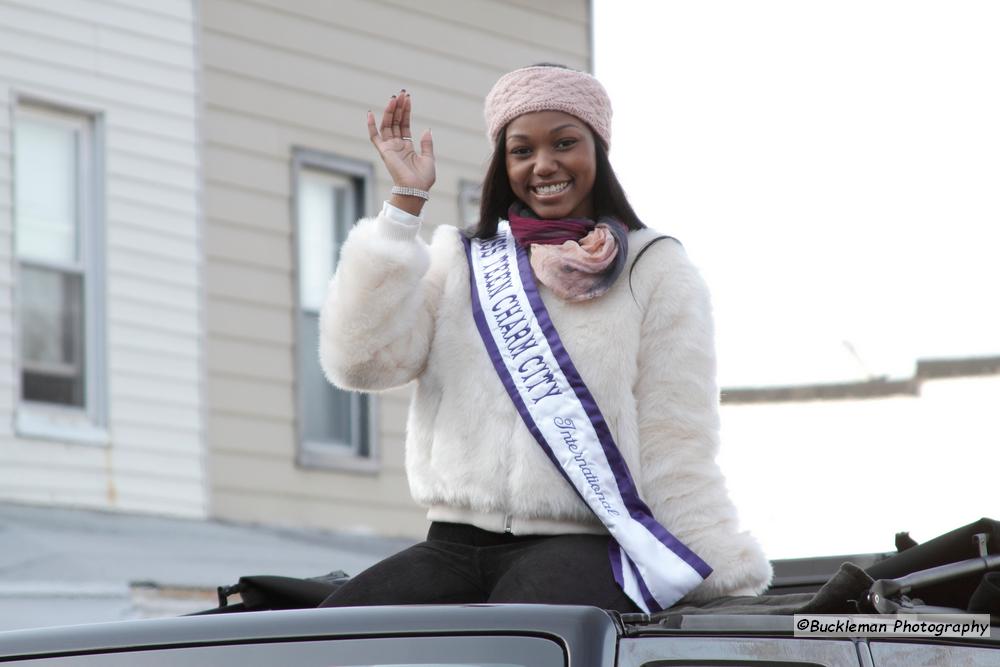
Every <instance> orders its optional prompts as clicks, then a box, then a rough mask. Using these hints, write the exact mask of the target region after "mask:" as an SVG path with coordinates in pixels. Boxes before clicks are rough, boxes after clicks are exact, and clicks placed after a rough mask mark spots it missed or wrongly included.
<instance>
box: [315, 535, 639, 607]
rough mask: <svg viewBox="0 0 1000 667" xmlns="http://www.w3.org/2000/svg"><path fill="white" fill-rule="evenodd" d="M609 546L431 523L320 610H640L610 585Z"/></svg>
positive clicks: (577, 538) (600, 540)
mask: <svg viewBox="0 0 1000 667" xmlns="http://www.w3.org/2000/svg"><path fill="white" fill-rule="evenodd" d="M609 539H610V538H609V537H607V536H602V535H553V536H547V535H546V536H540V535H523V536H514V535H507V534H504V533H491V532H489V531H485V530H481V529H479V528H475V527H473V526H468V525H465V524H456V523H433V524H431V528H430V531H429V532H428V533H427V541H426V542H421V543H420V544H416V545H414V546H412V547H410V548H409V549H405V550H403V551H401V552H399V553H398V554H396V555H395V556H390V557H389V558H387V559H385V560H383V561H382V562H380V563H376V564H375V565H373V566H372V567H370V568H368V569H367V570H365V571H364V572H362V573H361V574H359V575H357V576H356V577H353V578H352V579H350V580H349V581H348V582H347V583H346V584H344V585H343V586H342V587H341V588H340V589H339V590H338V591H337V592H336V593H334V594H333V595H331V596H330V597H328V598H327V599H326V600H324V601H323V604H322V605H320V606H323V607H353V606H361V605H386V604H461V603H475V602H521V603H534V602H537V603H549V604H580V605H593V606H595V607H601V608H604V609H616V610H618V611H621V612H634V611H639V610H638V608H637V607H636V606H635V605H634V604H633V603H632V601H631V600H630V599H629V598H628V597H627V596H626V595H625V593H624V592H622V590H621V588H619V587H618V584H616V583H615V579H614V575H613V574H612V572H611V563H610V561H609V559H608V540H609Z"/></svg>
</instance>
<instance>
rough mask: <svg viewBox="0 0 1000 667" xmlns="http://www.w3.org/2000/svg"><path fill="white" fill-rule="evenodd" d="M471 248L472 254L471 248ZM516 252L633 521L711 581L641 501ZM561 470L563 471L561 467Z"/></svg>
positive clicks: (524, 256)
mask: <svg viewBox="0 0 1000 667" xmlns="http://www.w3.org/2000/svg"><path fill="white" fill-rule="evenodd" d="M469 247H470V252H471V244H470V246H469ZM516 250H517V267H518V271H519V272H520V274H521V283H522V284H523V285H524V292H525V294H527V296H528V302H529V303H530V304H531V309H532V310H533V311H535V318H536V319H537V320H538V324H539V326H540V327H541V329H542V332H543V333H544V334H545V338H546V339H547V340H548V342H549V347H550V348H551V349H552V352H553V354H554V355H555V357H556V361H557V362H558V363H559V367H560V368H562V372H563V375H565V376H566V379H567V380H568V381H569V383H570V386H571V387H572V388H573V391H574V392H575V393H576V396H577V398H578V399H579V400H580V403H582V404H583V407H584V409H586V411H587V415H588V416H589V417H590V423H591V424H593V425H594V430H595V431H596V432H597V436H598V438H599V440H600V443H601V448H602V449H603V450H604V456H605V457H606V458H607V459H608V464H609V465H610V466H611V470H612V471H613V472H614V475H615V480H616V481H617V482H618V490H619V493H620V494H621V497H622V499H623V500H624V501H625V504H626V506H627V507H628V508H629V514H630V515H631V516H632V518H633V519H635V520H636V521H638V522H639V523H641V524H642V525H643V526H645V527H646V529H647V530H649V532H651V533H652V534H653V535H654V536H656V538H657V539H658V540H660V542H662V543H663V544H664V545H665V546H666V547H667V548H668V549H670V550H671V551H673V552H674V553H675V554H677V555H678V556H680V558H681V559H683V560H684V562H685V563H687V564H688V565H690V566H691V567H692V568H694V569H695V571H697V572H698V574H700V575H701V576H702V578H705V577H707V576H708V575H710V574H711V573H712V568H711V567H710V566H709V565H708V563H706V562H705V561H703V560H702V559H701V558H699V557H698V555H697V554H695V553H694V552H693V551H691V550H690V549H689V548H688V547H687V545H685V544H684V543H683V542H681V541H680V540H678V539H677V538H676V537H674V535H672V534H671V533H670V531H668V530H667V529H666V528H664V527H663V526H662V525H660V523H659V522H658V521H657V520H656V519H654V518H653V512H652V511H651V510H650V509H649V506H648V505H646V503H645V502H644V501H643V500H642V498H640V497H639V490H638V489H637V488H636V485H635V480H634V479H633V478H632V473H631V472H630V471H629V469H628V465H627V464H626V463H625V459H624V458H623V457H622V454H621V451H619V449H618V445H616V444H615V440H614V438H613V437H612V435H611V430H610V429H609V428H608V423H607V422H606V421H605V419H604V414H603V413H602V412H601V409H600V407H598V405H597V401H596V400H594V397H593V395H592V394H591V393H590V389H588V388H587V385H586V384H585V383H584V381H583V378H582V377H580V373H579V371H577V370H576V366H575V365H574V364H573V360H572V359H571V358H570V356H569V353H568V352H566V348H565V347H563V344H562V340H561V339H560V338H559V333H558V332H557V331H556V328H555V325H553V324H552V319H551V318H550V317H549V311H548V309H547V308H546V307H545V303H544V302H543V301H542V297H541V296H540V295H539V294H538V286H537V285H536V284H535V277H534V274H532V272H531V262H530V260H529V259H528V253H527V252H526V251H525V250H524V249H523V248H522V247H521V246H519V245H518V246H516ZM484 324H485V321H484ZM484 340H485V339H484ZM497 362H500V364H501V365H500V366H498V367H497V369H498V370H500V369H502V368H503V365H502V364H503V362H502V361H501V360H500V356H499V354H498V355H497V357H496V359H494V362H493V363H494V364H496V363H497ZM501 375H506V373H501ZM505 384H506V383H505ZM513 388H514V385H513V382H511V384H510V387H509V388H508V391H511V390H513ZM526 414H527V413H525V412H522V413H521V416H522V417H524V416H525V415H526ZM539 435H540V434H539ZM543 447H544V448H545V450H546V451H548V444H547V443H546V444H544V445H543ZM550 458H551V457H550ZM560 469H562V467H561V466H560Z"/></svg>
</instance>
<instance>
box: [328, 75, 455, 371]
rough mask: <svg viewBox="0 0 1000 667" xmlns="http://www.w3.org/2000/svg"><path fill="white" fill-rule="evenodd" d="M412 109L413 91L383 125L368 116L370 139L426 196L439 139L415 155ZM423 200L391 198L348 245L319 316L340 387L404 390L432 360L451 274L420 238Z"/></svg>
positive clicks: (403, 179)
mask: <svg viewBox="0 0 1000 667" xmlns="http://www.w3.org/2000/svg"><path fill="white" fill-rule="evenodd" d="M410 107H411V100H410V95H409V94H408V93H406V91H400V93H399V94H398V95H393V96H392V98H390V100H389V103H388V104H387V105H386V107H385V110H384V112H383V114H382V122H381V126H380V127H379V128H376V126H375V116H374V114H373V113H372V112H371V111H369V112H368V116H367V121H368V134H369V137H370V139H371V142H372V145H374V146H375V149H376V150H377V151H378V154H379V156H380V157H381V158H382V162H383V163H384V164H385V167H386V170H387V171H388V172H389V175H390V176H391V178H392V182H393V185H394V186H400V187H404V188H412V189H414V190H419V191H424V192H426V191H429V190H430V188H431V186H432V185H433V184H434V180H435V169H434V146H433V139H432V138H431V133H430V130H427V131H426V132H424V134H423V136H422V137H421V140H420V153H417V152H416V151H415V150H414V147H413V140H412V138H411V136H410ZM423 203H424V199H423V198H422V197H420V196H415V195H404V194H392V196H391V197H390V198H389V199H388V200H387V205H386V206H384V207H383V209H382V212H381V213H380V214H379V215H378V216H377V217H375V218H372V219H367V220H362V221H360V222H359V223H358V224H357V225H356V226H355V227H354V229H352V230H351V233H350V234H349V235H348V237H347V240H346V241H345V243H344V246H343V248H342V250H341V254H340V260H339V263H338V266H337V272H336V274H335V275H334V277H333V279H332V280H331V281H330V286H329V288H328V291H327V298H326V302H325V303H324V305H323V308H322V311H321V313H320V345H319V347H320V349H319V352H320V362H321V364H322V367H323V370H324V372H325V373H326V375H327V378H328V379H329V380H330V381H331V382H332V383H333V384H335V385H337V386H339V387H342V388H345V389H358V390H370V391H371V390H381V389H388V388H391V387H395V386H399V385H402V384H405V383H407V382H409V381H410V380H412V379H414V378H415V377H416V376H417V375H418V374H419V373H420V371H421V369H422V368H423V366H424V364H425V362H426V358H427V354H428V351H429V349H430V342H431V338H432V337H433V328H434V311H435V308H436V305H437V303H438V300H439V298H440V292H441V284H442V282H443V279H444V275H443V270H439V271H434V270H432V269H431V268H430V267H431V259H430V254H429V252H428V248H427V245H426V244H425V243H424V242H423V241H422V240H420V239H419V238H418V237H417V232H418V231H419V229H420V223H421V218H420V217H419V216H420V213H421V210H422V207H423Z"/></svg>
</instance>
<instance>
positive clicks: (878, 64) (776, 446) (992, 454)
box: [595, 0, 1000, 557]
mask: <svg viewBox="0 0 1000 667" xmlns="http://www.w3.org/2000/svg"><path fill="white" fill-rule="evenodd" d="M998 35H1000V2H994V1H985V0H983V1H966V0H937V1H934V2H929V1H925V0H836V1H834V0H829V1H823V2H819V1H815V0H753V1H752V2H751V1H747V0H726V1H720V0H688V1H684V2H681V1H670V2H654V1H652V0H650V1H638V0H595V53H596V73H597V76H598V77H599V78H600V79H601V81H602V82H603V83H604V84H605V86H606V87H607V88H608V91H609V93H610V94H611V99H612V102H613V103H614V107H615V118H614V126H613V137H612V150H611V158H612V162H613V163H614V165H615V168H616V170H617V171H618V174H619V176H620V177H621V179H622V182H623V184H624V186H625V189H626V191H627V192H628V194H629V197H630V199H631V201H632V203H633V205H634V206H635V208H636V210H637V212H638V213H639V215H640V217H642V218H643V220H645V221H646V222H647V224H649V225H650V226H652V227H655V228H657V229H659V230H661V231H663V232H665V233H669V234H671V235H674V236H677V237H678V238H679V239H680V240H681V241H682V242H683V243H684V245H685V246H686V247H687V250H688V253H689V255H690V256H691V257H692V258H693V259H694V261H695V262H696V263H697V264H698V265H699V266H700V267H701V269H702V271H703V273H704V274H705V276H706V278H707V280H708V283H709V286H710V288H711V290H712V293H713V298H714V302H715V311H716V326H717V338H718V350H719V374H720V381H721V383H722V384H723V386H747V385H768V384H783V383H813V382H828V381H837V380H857V379H864V378H866V377H869V376H871V375H890V376H894V377H898V376H910V375H912V374H913V371H914V368H915V363H916V361H917V360H918V359H922V358H934V357H963V356H973V355H998V354H1000V303H998V301H1000V39H998ZM848 346H850V347H853V349H854V350H855V351H856V353H857V355H856V357H855V356H852V355H851V354H850V353H849V352H848ZM962 391H966V390H965V389H962ZM994 391H995V390H994ZM938 393H940V392H938ZM956 395H960V394H956ZM952 400H953V401H954V402H953V407H952V408H948V409H947V410H946V411H947V413H948V417H947V418H946V419H943V420H942V419H937V421H934V419H935V418H934V417H933V415H922V414H920V410H921V408H920V407H919V405H918V404H917V403H914V402H912V401H906V400H903V401H902V402H893V403H892V404H891V405H888V406H887V405H886V404H883V403H881V402H876V403H871V404H870V405H863V406H860V407H859V408H858V417H857V419H856V420H855V419H853V418H852V419H851V420H847V421H850V423H842V424H836V422H835V421H834V422H831V423H834V424H836V425H835V426H833V427H832V428H826V429H824V427H823V426H822V425H821V424H820V422H819V421H818V420H821V419H824V418H826V419H830V418H831V417H830V415H831V414H832V413H829V412H828V411H826V409H825V408H823V407H822V406H815V407H807V408H801V407H799V408H798V409H796V410H793V409H790V408H780V407H775V408H765V409H763V410H761V411H757V412H753V411H750V409H749V408H732V409H728V408H727V414H726V415H724V423H723V436H724V442H723V454H722V458H720V462H721V463H722V464H723V466H724V468H725V470H726V473H727V475H728V477H729V484H730V490H731V492H732V493H733V496H734V499H736V501H737V505H738V507H740V513H741V516H742V518H743V520H744V523H745V524H746V526H747V527H748V528H750V529H751V530H753V531H754V532H755V533H756V534H757V535H758V537H759V538H760V539H761V541H762V543H763V544H764V546H765V549H766V550H767V551H768V554H769V555H770V556H772V557H790V556H806V555H820V554H830V553H838V552H839V553H851V552H855V553H856V552H861V551H888V550H891V549H892V541H891V540H892V535H893V533H894V532H895V531H897V530H903V529H908V530H910V531H911V532H912V534H913V535H914V537H916V538H917V539H918V540H925V539H929V538H930V537H933V536H935V535H937V534H939V533H940V532H943V531H945V530H948V529H951V528H955V527H958V526H960V525H963V524H965V523H968V522H970V521H972V520H974V519H976V518H978V517H980V516H983V515H987V516H989V515H991V514H993V515H1000V506H998V502H1000V498H998V497H997V494H996V493H995V480H993V479H992V476H994V475H995V470H996V468H997V464H998V462H1000V443H995V444H994V445H993V446H990V443H994V442H995V440H996V437H997V435H996V434H997V425H996V416H995V414H996V413H995V412H993V411H994V410H996V409H997V408H996V407H994V408H991V407H990V406H989V405H986V404H985V403H984V402H983V400H982V396H980V397H979V398H977V395H976V394H975V391H973V393H972V394H969V395H968V397H967V398H965V399H952V398H938V399H935V401H936V402H935V403H934V405H936V406H940V405H946V404H948V401H952ZM876 408H877V410H876ZM873 411H874V412H873ZM876 412H877V413H878V414H876ZM991 412H993V414H992V415H990V413H991ZM793 413H794V414H793ZM804 415H810V416H809V417H806V416H804ZM824 415H826V416H825V417H824ZM841 421H844V420H841ZM762 434H764V435H762ZM870 442H877V443H878V447H877V448H872V447H871V446H870V444H869V443H870ZM865 447H869V451H865ZM871 449H877V451H870V450H871ZM892 471H895V472H896V476H895V477H894V476H893V474H892ZM880 478H883V479H880ZM779 479H785V480H788V479H792V480H793V481H794V483H793V484H792V485H791V486H792V487H794V488H789V487H788V486H787V485H783V484H778V483H774V480H779ZM928 494H932V495H933V497H934V498H937V499H939V501H940V502H936V503H932V505H933V507H931V506H930V505H928V503H927V502H925V501H926V499H927V498H928V497H929V496H928ZM902 498H909V499H911V500H914V501H915V502H904V501H903V500H901V499H902ZM920 498H923V499H924V500H925V501H919V500H917V499H920ZM808 503H812V504H811V505H810V504H808ZM931 509H933V511H931ZM994 518H997V517H994Z"/></svg>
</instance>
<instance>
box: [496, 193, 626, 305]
mask: <svg viewBox="0 0 1000 667" xmlns="http://www.w3.org/2000/svg"><path fill="white" fill-rule="evenodd" d="M507 216H508V220H509V221H510V230H511V233H513V234H514V239H515V240H516V241H517V243H518V245H520V246H521V247H522V248H525V249H527V250H528V251H529V252H530V255H529V258H530V260H531V269H532V270H533V271H534V273H535V278H536V279H538V281H539V282H541V283H542V284H543V285H545V286H546V287H548V288H549V289H550V290H552V291H553V292H554V293H555V295H556V296H558V297H560V298H562V299H565V300H566V301H587V300H588V299H595V298H597V297H599V296H601V295H602V294H604V293H605V292H607V291H608V288H610V287H611V285H612V284H614V282H615V279H616V278H618V276H619V275H620V274H621V272H622V269H624V267H625V259H626V257H627V256H628V227H626V226H625V224H624V223H622V222H619V221H618V220H615V219H614V218H608V217H604V218H600V219H599V220H598V221H596V222H595V221H594V220H589V219H586V218H568V219H565V220H543V219H539V218H537V217H535V214H534V213H533V212H532V211H531V209H529V208H527V207H526V206H524V205H523V204H521V203H520V202H517V203H515V204H514V205H513V206H511V207H510V211H509V212H508V214H507Z"/></svg>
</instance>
